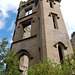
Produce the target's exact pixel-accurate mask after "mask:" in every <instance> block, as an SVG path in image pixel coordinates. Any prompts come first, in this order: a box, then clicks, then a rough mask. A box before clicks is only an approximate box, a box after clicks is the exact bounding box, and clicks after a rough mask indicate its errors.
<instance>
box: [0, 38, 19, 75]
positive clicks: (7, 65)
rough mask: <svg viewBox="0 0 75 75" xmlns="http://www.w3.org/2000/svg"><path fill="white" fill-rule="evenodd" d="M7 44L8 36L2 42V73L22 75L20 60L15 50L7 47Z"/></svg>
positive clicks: (0, 74)
mask: <svg viewBox="0 0 75 75" xmlns="http://www.w3.org/2000/svg"><path fill="white" fill-rule="evenodd" d="M7 44H8V41H7V39H6V38H4V39H3V40H2V42H0V75H20V72H19V70H18V65H19V60H18V58H17V57H16V56H15V52H14V51H12V50H10V48H7Z"/></svg>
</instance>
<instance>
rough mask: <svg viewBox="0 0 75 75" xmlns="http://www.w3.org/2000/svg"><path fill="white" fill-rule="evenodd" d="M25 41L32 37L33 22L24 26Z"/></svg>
mask: <svg viewBox="0 0 75 75" xmlns="http://www.w3.org/2000/svg"><path fill="white" fill-rule="evenodd" d="M23 31H24V33H23V39H24V38H28V37H30V36H31V22H28V23H25V24H23Z"/></svg>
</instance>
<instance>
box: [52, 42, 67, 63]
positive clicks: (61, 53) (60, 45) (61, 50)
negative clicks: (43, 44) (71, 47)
mask: <svg viewBox="0 0 75 75" xmlns="http://www.w3.org/2000/svg"><path fill="white" fill-rule="evenodd" d="M53 46H54V47H55V48H58V53H59V58H60V61H61V64H62V63H63V61H62V60H63V59H64V58H65V55H64V50H66V49H67V47H66V46H65V45H64V44H63V43H62V42H60V41H59V42H57V43H56V44H55V45H53Z"/></svg>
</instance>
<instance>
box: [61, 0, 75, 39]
mask: <svg viewBox="0 0 75 75" xmlns="http://www.w3.org/2000/svg"><path fill="white" fill-rule="evenodd" d="M74 7H75V0H62V1H61V7H60V8H61V12H62V15H63V18H64V21H65V24H66V27H67V30H68V34H69V37H70V38H71V34H72V33H73V32H74V31H75V10H74Z"/></svg>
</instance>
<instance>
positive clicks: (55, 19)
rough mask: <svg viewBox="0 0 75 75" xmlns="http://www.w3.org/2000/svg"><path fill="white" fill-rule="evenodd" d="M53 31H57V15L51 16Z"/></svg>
mask: <svg viewBox="0 0 75 75" xmlns="http://www.w3.org/2000/svg"><path fill="white" fill-rule="evenodd" d="M52 19H53V25H54V29H58V25H57V15H52Z"/></svg>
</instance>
